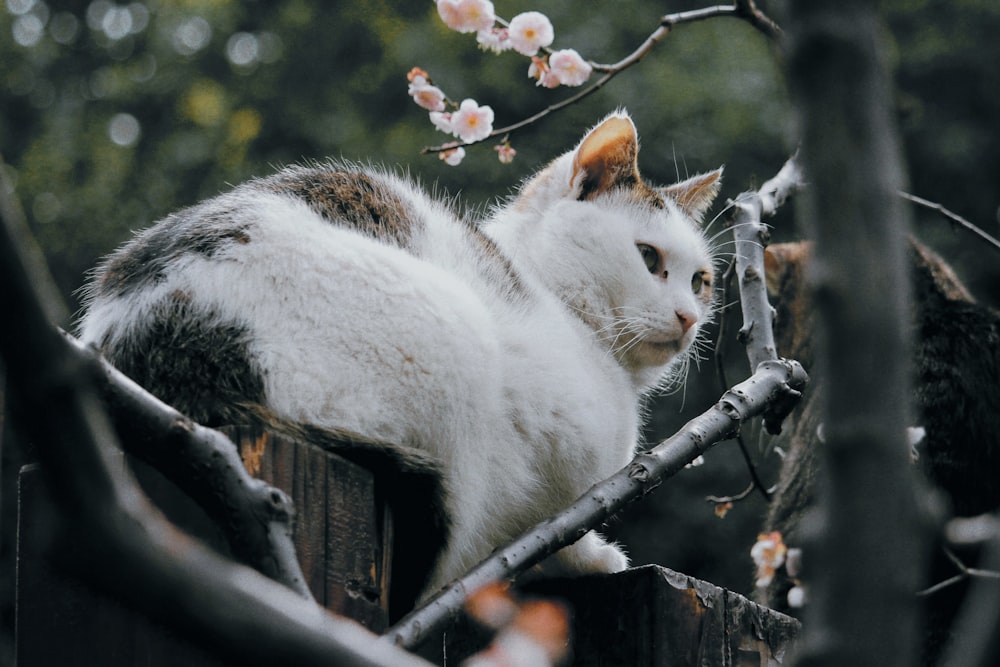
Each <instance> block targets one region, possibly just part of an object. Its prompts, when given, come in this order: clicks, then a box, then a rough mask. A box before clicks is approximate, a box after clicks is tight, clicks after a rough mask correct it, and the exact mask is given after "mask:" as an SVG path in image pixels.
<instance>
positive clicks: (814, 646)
mask: <svg viewBox="0 0 1000 667" xmlns="http://www.w3.org/2000/svg"><path fill="white" fill-rule="evenodd" d="M789 8H790V11H789V21H788V23H787V25H786V28H787V31H788V32H787V47H788V51H787V53H788V57H787V75H788V79H789V84H790V89H791V91H792V95H793V99H794V100H795V104H796V107H797V110H798V116H799V127H800V128H801V131H802V149H801V150H802V157H803V168H804V170H805V172H806V174H807V176H808V178H809V181H810V187H809V188H808V189H807V190H805V191H804V193H803V197H802V202H801V204H802V205H801V206H800V207H799V211H798V212H799V214H800V222H804V223H805V224H806V225H807V226H808V227H809V228H810V229H811V230H813V234H811V235H812V236H814V238H815V240H816V248H815V256H814V260H813V264H812V278H813V283H814V290H813V291H814V294H815V304H816V307H817V316H818V319H819V321H820V323H821V328H820V331H821V332H822V333H823V334H824V335H823V337H822V339H821V341H820V342H821V347H820V356H819V359H818V364H819V366H820V370H821V371H822V372H823V375H824V377H825V378H826V380H827V385H826V388H827V397H826V401H825V406H824V407H825V410H824V414H823V423H824V434H825V446H824V447H823V448H822V453H821V456H822V457H823V458H822V463H821V466H820V469H821V475H822V478H821V479H822V482H825V486H822V488H821V494H820V498H821V502H820V514H819V516H817V517H814V520H813V522H812V530H811V531H809V532H811V533H813V534H814V535H815V537H813V539H811V540H810V541H809V542H808V543H807V545H806V556H805V561H806V562H807V563H808V569H807V571H806V572H805V574H806V575H807V577H806V584H807V586H808V587H809V592H810V604H809V606H808V607H807V609H806V617H805V622H804V628H805V634H804V637H803V640H804V641H803V645H802V647H801V648H802V655H801V660H800V662H799V664H803V665H810V666H813V665H873V666H875V665H877V666H879V667H889V666H891V665H912V664H915V663H916V650H917V648H918V642H917V641H916V627H917V608H916V598H915V596H914V595H913V591H915V590H918V589H919V588H920V587H921V578H922V577H921V573H922V572H923V565H924V562H925V559H926V556H927V553H926V551H927V550H926V539H924V538H925V537H926V536H925V535H924V534H923V528H922V526H923V523H922V521H921V517H920V512H919V507H920V502H919V501H918V499H917V494H916V487H915V483H916V480H915V476H914V473H913V471H912V470H911V465H910V463H909V461H908V458H909V457H908V453H907V445H906V442H905V439H904V429H905V427H906V426H907V425H908V424H907V422H908V421H909V420H908V410H907V404H908V402H909V398H910V396H909V392H908V390H907V386H908V383H907V379H908V378H907V376H908V373H907V363H906V359H907V353H908V341H907V331H906V329H907V319H908V294H909V287H908V280H907V275H906V269H905V258H904V249H905V247H906V244H905V242H904V233H905V228H906V226H907V221H906V218H905V215H904V213H905V211H904V207H903V206H902V202H901V201H900V199H899V198H898V196H897V195H896V193H897V192H898V191H899V190H900V188H901V185H902V181H903V175H902V166H901V160H900V157H899V149H898V144H897V141H896V134H895V127H894V125H893V123H892V120H891V113H890V109H891V106H892V105H891V100H890V99H889V97H890V95H889V91H890V84H889V81H888V77H887V75H886V72H885V68H884V65H883V62H884V59H883V57H882V53H881V45H880V43H879V39H878V34H879V27H878V25H877V22H876V17H875V13H874V9H873V8H872V3H866V2H857V1H853V0H852V1H850V2H831V1H829V0H821V1H818V0H795V1H794V2H791V3H789Z"/></svg>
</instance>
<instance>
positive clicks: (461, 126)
mask: <svg viewBox="0 0 1000 667" xmlns="http://www.w3.org/2000/svg"><path fill="white" fill-rule="evenodd" d="M451 131H452V133H453V134H454V135H455V136H457V137H458V138H459V139H461V140H462V141H464V142H466V143H472V142H474V141H481V140H483V139H485V138H486V137H488V136H489V135H490V132H492V131H493V109H492V108H490V107H489V106H485V105H484V106H479V104H477V103H476V101H475V100H471V99H466V100H462V104H461V105H459V107H458V111H456V112H455V113H453V114H452V115H451Z"/></svg>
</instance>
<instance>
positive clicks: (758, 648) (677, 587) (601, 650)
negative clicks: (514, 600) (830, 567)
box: [419, 565, 799, 667]
mask: <svg viewBox="0 0 1000 667" xmlns="http://www.w3.org/2000/svg"><path fill="white" fill-rule="evenodd" d="M520 594H521V595H525V596H534V597H543V598H549V599H555V600H560V601H562V602H564V603H566V604H567V605H568V606H569V608H570V610H571V651H572V659H571V662H570V664H571V665H573V666H574V667H618V666H620V665H629V666H630V667H667V666H669V667H688V666H690V667H702V666H703V665H711V666H712V667H750V666H753V667H766V666H767V665H773V664H781V661H782V659H783V658H784V656H785V653H786V652H787V651H788V650H789V649H790V648H791V644H792V641H793V640H794V638H795V636H796V633H797V632H798V627H799V623H798V621H796V620H795V619H793V618H790V617H788V616H785V615H783V614H779V613H777V612H775V611H773V610H770V609H767V608H765V607H761V606H759V605H757V604H755V603H753V602H751V601H750V600H748V599H746V598H745V597H743V596H740V595H738V594H736V593H733V592H732V591H727V590H725V589H722V588H719V587H718V586H714V585H712V584H709V583H706V582H703V581H699V580H696V579H694V578H692V577H688V576H686V575H682V574H679V573H677V572H673V571H672V570H668V569H666V568H663V567H659V566H655V565H649V566H644V567H639V568H634V569H631V570H627V571H625V572H621V573H618V574H608V575H590V576H585V577H578V578H570V579H553V580H547V581H536V582H533V583H531V584H530V585H527V586H524V587H523V588H522V589H520ZM488 639H489V638H488V637H486V636H484V634H483V633H482V631H481V630H479V629H477V628H474V627H471V626H470V624H469V622H467V621H465V620H464V619H459V620H458V621H456V622H455V624H454V625H453V626H452V627H451V628H449V629H448V630H447V631H446V632H445V636H444V637H443V638H442V637H436V638H431V639H430V640H428V641H427V642H425V645H424V646H423V647H421V650H420V651H419V653H420V654H421V655H422V656H424V657H425V658H428V659H430V660H432V661H434V662H438V663H441V662H443V661H444V660H447V661H448V662H449V663H452V662H454V663H458V662H460V661H461V660H463V659H465V658H466V657H468V656H469V655H471V654H472V653H474V652H476V651H478V650H480V649H482V648H483V646H484V645H485V643H486V642H487V641H488ZM442 647H443V648H442Z"/></svg>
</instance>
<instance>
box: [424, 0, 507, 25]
mask: <svg viewBox="0 0 1000 667" xmlns="http://www.w3.org/2000/svg"><path fill="white" fill-rule="evenodd" d="M437 10H438V16H440V17H441V20H442V21H444V24H445V25H446V26H448V27H449V28H451V29H452V30H456V31H458V32H479V31H482V30H489V29H490V28H492V27H493V24H494V23H496V14H494V12H493V3H492V2H490V1H489V0H437Z"/></svg>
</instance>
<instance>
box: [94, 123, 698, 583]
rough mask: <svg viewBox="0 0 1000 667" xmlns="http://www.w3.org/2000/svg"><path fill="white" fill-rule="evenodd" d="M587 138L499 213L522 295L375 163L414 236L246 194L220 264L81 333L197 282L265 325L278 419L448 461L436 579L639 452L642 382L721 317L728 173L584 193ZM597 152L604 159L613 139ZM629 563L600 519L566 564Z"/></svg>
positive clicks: (258, 347) (269, 384) (594, 567)
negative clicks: (709, 285) (715, 258)
mask: <svg viewBox="0 0 1000 667" xmlns="http://www.w3.org/2000/svg"><path fill="white" fill-rule="evenodd" d="M622 120H624V121H626V122H627V126H628V128H631V126H632V124H631V121H630V120H629V119H628V118H627V116H625V115H624V114H616V115H614V116H612V117H611V118H609V119H608V121H606V122H605V124H603V125H602V126H599V127H607V125H606V124H607V122H609V121H611V122H613V123H618V124H617V125H615V127H616V128H617V129H616V132H618V133H619V134H620V133H622V132H626V133H627V131H628V128H626V129H625V130H623V129H622V128H624V127H625V126H624V125H621V124H620V123H619V121H622ZM630 131H631V133H632V137H631V138H628V137H626V138H625V139H624V141H626V142H629V141H631V142H634V129H631V130H630ZM592 136H593V135H588V137H591V138H592ZM613 138H614V140H615V141H618V140H619V138H618V137H613ZM595 141H596V140H595ZM586 142H587V138H585V139H584V141H583V142H581V144H580V146H578V147H577V148H576V149H575V150H573V151H570V152H569V153H567V154H566V155H564V156H562V157H560V158H558V159H557V160H555V161H554V162H553V163H552V164H551V165H550V166H549V167H548V168H547V169H546V170H544V171H543V172H541V173H540V174H539V175H538V176H537V177H536V178H535V179H534V180H532V181H531V182H529V183H528V184H527V185H526V186H525V188H524V189H523V191H522V193H521V195H520V196H519V197H518V198H516V199H514V200H513V201H512V202H511V203H509V204H508V205H506V206H504V207H502V208H500V209H499V210H497V211H496V212H495V214H494V215H493V217H492V218H491V219H490V220H488V221H486V222H485V223H484V224H483V227H482V229H483V230H484V231H485V232H486V234H487V235H488V236H489V237H490V238H492V239H493V240H494V241H495V245H496V247H497V248H499V250H500V251H501V252H502V253H503V255H504V256H505V257H506V261H508V262H509V266H510V267H512V270H511V271H510V272H509V273H511V274H513V275H516V281H517V283H518V285H519V288H518V291H519V292H521V294H520V295H516V294H512V291H511V289H510V288H509V286H508V287H507V288H500V287H499V285H501V283H503V280H502V278H503V276H500V275H499V273H498V272H499V271H500V270H501V269H498V268H497V267H498V264H497V263H496V262H484V261H483V258H482V255H483V253H484V249H483V248H482V247H479V246H477V245H476V244H475V243H471V242H470V237H469V234H468V230H467V227H466V223H464V222H460V221H458V220H457V219H456V218H455V216H454V214H453V213H452V212H451V211H450V210H449V209H448V208H447V207H446V206H444V205H442V204H439V203H437V202H435V201H434V200H432V199H430V198H429V197H427V196H426V195H425V194H424V193H423V192H422V191H420V190H419V189H417V188H416V187H415V186H414V185H412V184H411V183H410V182H408V181H406V180H404V179H400V178H396V177H394V176H391V175H387V174H379V178H380V179H381V180H382V182H384V183H387V184H388V185H387V187H388V188H389V189H391V190H392V191H394V192H395V194H396V195H397V196H398V197H400V198H401V199H402V200H403V201H404V202H405V208H406V209H407V214H408V215H409V216H411V217H412V219H413V220H416V221H419V224H415V225H414V226H413V228H414V230H415V231H414V235H413V237H412V239H411V241H410V247H409V248H408V249H405V250H404V249H401V248H399V247H394V246H392V245H390V244H386V243H382V242H380V241H377V240H374V239H373V238H370V237H368V236H365V235H363V234H360V233H358V232H357V231H355V230H353V229H350V228H341V227H338V226H336V225H335V224H331V223H330V221H329V220H326V219H324V218H323V217H321V216H320V215H318V214H317V213H316V212H315V211H314V210H312V209H311V208H310V207H309V206H307V205H306V204H305V203H303V202H301V201H297V200H295V199H293V198H290V197H288V196H285V195H283V194H277V193H274V192H268V191H255V190H253V189H251V190H247V191H245V192H243V193H242V194H241V195H240V197H241V200H240V201H241V205H240V206H239V207H238V208H237V209H235V210H233V211H231V212H229V215H232V216H236V217H238V218H243V219H244V222H245V223H246V229H247V233H248V235H249V237H250V239H251V240H250V242H248V243H245V244H234V245H233V247H232V248H231V249H230V250H227V251H226V252H225V253H224V254H222V255H220V256H211V257H207V256H203V255H199V254H197V253H190V254H187V255H185V256H183V257H182V258H180V259H178V260H177V261H176V262H175V263H174V264H173V265H171V266H170V269H169V271H168V272H167V273H166V274H165V275H164V277H163V280H161V281H159V282H157V283H156V284H155V285H151V286H149V287H148V288H145V289H141V290H138V291H136V292H134V293H132V294H130V295H128V296H127V297H120V298H107V299H105V298H101V297H100V296H97V297H96V298H95V299H94V300H93V302H92V303H91V304H90V307H89V309H88V311H87V312H86V315H85V317H84V319H83V321H82V324H81V329H80V331H81V335H82V337H83V338H84V340H86V341H89V342H93V343H104V344H111V345H114V344H116V343H115V341H116V340H118V341H124V342H123V344H128V343H127V340H128V337H129V332H130V331H133V330H135V328H141V327H142V326H143V323H144V320H145V319H147V318H148V317H149V316H150V315H149V313H150V312H151V309H152V308H153V307H154V306H155V304H156V303H159V302H161V301H162V300H163V299H164V298H166V297H167V295H169V294H171V293H173V294H177V293H183V294H185V295H188V296H189V297H190V298H191V299H192V300H193V301H195V302H196V303H198V304H199V305H203V306H207V307H208V308H207V309H206V312H208V311H209V310H210V311H211V312H213V313H214V316H215V317H217V318H219V320H220V321H238V322H241V323H243V324H244V325H246V326H247V327H248V328H249V330H250V331H251V332H252V340H253V344H252V346H251V353H252V356H254V357H255V359H256V362H257V363H258V364H259V366H260V368H261V369H263V370H264V374H263V378H264V382H265V389H266V395H267V397H268V399H267V400H268V404H267V407H268V408H269V409H270V410H271V411H273V412H274V413H275V414H277V415H279V416H280V417H282V418H286V419H289V420H295V421H302V422H306V423H311V424H316V425H319V426H328V427H334V428H339V429H349V430H353V431H357V432H359V433H363V434H365V435H369V436H373V437H378V438H383V439H386V440H390V441H394V442H397V443H400V444H402V445H406V446H418V447H421V448H423V449H424V450H426V451H427V452H429V453H430V454H432V455H433V456H434V457H435V458H437V459H438V460H439V461H440V462H441V463H442V465H443V469H444V470H445V472H446V485H447V492H448V509H449V514H450V518H451V522H452V529H451V539H450V542H449V544H448V545H447V547H446V549H445V551H444V553H443V555H442V556H441V558H440V559H439V562H438V564H437V566H436V569H435V572H434V574H433V576H432V578H431V581H430V585H429V587H428V590H431V591H432V590H434V589H436V587H438V586H440V585H442V584H444V583H447V582H448V581H449V580H450V579H452V578H454V577H456V576H458V575H460V574H462V572H463V571H465V570H466V569H468V568H469V567H471V566H472V565H474V564H475V563H477V562H478V561H479V560H480V559H482V558H483V557H485V556H486V555H488V554H489V552H490V551H491V550H492V549H493V548H494V547H496V546H498V545H500V544H502V543H504V542H505V541H508V540H510V539H511V538H513V537H515V536H516V535H517V534H519V533H520V532H521V531H523V530H524V529H526V528H527V527H529V526H531V525H532V524H534V523H535V522H537V521H539V520H542V519H544V518H545V517H547V516H549V515H551V514H553V513H555V512H557V511H559V510H561V509H563V508H565V507H566V506H567V505H569V504H570V503H571V502H572V501H573V500H575V499H576V498H577V497H578V496H580V495H581V494H583V493H584V492H586V490H587V489H588V488H589V487H590V486H591V485H593V484H594V483H595V482H597V481H599V480H601V479H603V478H605V477H607V476H609V475H611V474H612V473H614V472H615V471H617V470H618V469H620V468H621V467H622V466H624V465H626V464H627V463H628V461H629V460H630V459H631V457H632V456H633V454H634V450H635V446H636V442H637V438H638V434H639V428H640V416H639V412H640V401H641V397H642V395H643V394H644V393H646V392H648V391H649V390H650V389H652V388H654V387H656V386H657V384H658V383H660V382H661V380H662V378H663V377H664V376H665V375H667V374H669V373H670V371H671V365H672V364H674V363H675V362H676V361H677V360H678V359H679V358H681V356H682V355H684V354H685V353H686V351H687V350H689V348H690V347H691V345H692V342H693V341H694V339H695V336H696V335H697V332H698V329H699V325H700V324H701V323H703V322H704V321H705V320H706V319H707V318H708V316H709V301H708V298H706V295H705V293H704V291H703V292H701V293H699V294H695V293H694V292H693V290H692V285H691V280H692V276H693V275H694V274H695V273H697V272H699V271H707V272H708V275H710V274H711V259H710V254H709V249H708V248H707V246H706V242H705V240H704V238H703V236H702V235H701V233H700V232H699V230H698V229H697V227H696V225H695V224H694V222H693V220H692V218H694V217H698V216H700V214H701V212H702V211H703V210H704V208H706V207H707V205H708V203H707V202H710V201H711V198H712V197H714V195H715V187H716V181H717V178H718V175H717V174H716V175H715V177H714V178H703V180H702V181H701V182H700V183H701V186H703V187H705V188H706V191H705V192H702V193H700V195H699V196H698V197H689V198H688V200H687V201H685V199H684V195H683V192H682V191H683V188H682V189H681V190H679V191H677V192H682V195H681V196H675V195H672V194H671V193H669V192H668V193H667V194H666V196H664V197H663V201H662V206H651V205H649V203H648V201H645V200H644V197H645V198H646V199H648V198H649V192H650V190H649V189H648V188H646V187H645V186H643V188H645V189H640V192H639V195H637V194H636V191H635V189H634V188H633V187H632V186H631V185H629V186H628V187H619V185H620V183H619V181H621V182H624V181H627V180H628V179H627V178H626V177H627V173H626V172H625V171H621V173H618V174H617V175H615V174H612V176H613V177H612V178H610V180H609V181H608V182H607V183H605V184H604V185H603V186H600V185H599V186H597V187H595V188H593V192H591V193H590V194H588V196H587V197H586V198H584V199H582V200H581V193H582V192H583V190H582V189H583V188H584V187H585V185H584V183H583V179H584V178H585V176H586V175H587V174H586V173H585V172H586V171H587V170H588V169H595V167H593V166H592V165H591V164H590V163H589V162H588V161H587V159H582V158H581V151H582V150H583V147H584V146H585V143H586ZM592 143H593V142H592ZM612 143H613V142H612ZM626 148H629V147H626ZM588 150H590V151H591V152H592V153H593V152H596V153H597V158H596V159H597V160H598V161H600V160H605V159H606V158H605V157H604V156H603V155H602V154H601V153H600V151H601V150H604V148H602V147H601V146H597V147H596V148H595V147H594V146H590V147H589V149H588ZM608 150H610V151H619V152H620V151H621V147H620V146H611V147H610V148H608ZM588 159H594V158H588ZM622 159H624V160H628V161H634V151H633V152H632V153H631V154H629V155H627V156H625V158H619V157H616V156H615V155H612V156H611V158H610V159H609V160H608V161H609V162H610V161H614V160H618V161H621V160H622ZM598 166H599V168H601V169H610V168H612V167H613V168H614V169H619V170H622V169H624V167H623V166H622V165H619V164H615V165H610V164H604V163H601V164H599V165H598ZM706 183H707V184H708V185H707V186H706V185H705V184H706ZM708 191H710V192H708ZM661 194H662V193H661ZM678 201H679V202H680V203H681V204H684V205H686V206H685V207H686V209H687V210H685V207H682V206H681V205H678V203H677V202H678ZM637 243H641V244H647V245H649V246H652V247H655V248H658V249H660V251H661V252H662V253H663V255H664V261H665V270H669V274H668V277H667V278H664V277H663V276H662V275H659V274H657V275H654V274H652V273H650V271H649V270H647V267H646V266H645V265H644V263H643V259H642V257H641V255H640V253H639V252H638V251H637V246H636V244H637ZM709 291H710V290H709ZM683 320H687V325H688V326H687V328H685V326H684V324H683ZM137 353H141V351H137ZM627 565H628V559H627V558H626V556H625V555H624V553H623V552H622V551H621V550H620V549H619V548H618V547H616V546H615V545H612V544H609V543H607V542H606V541H605V540H604V539H603V538H601V537H600V536H599V535H597V534H596V533H593V532H591V533H588V534H587V535H585V536H584V537H583V538H582V539H581V540H580V541H578V542H577V543H576V544H574V545H572V546H571V547H567V548H566V549H564V550H562V551H561V552H560V553H559V554H558V557H557V559H556V562H555V563H553V564H552V566H554V567H556V569H559V568H563V569H565V570H566V571H573V572H586V571H602V572H607V571H618V570H622V569H624V568H625V567H627Z"/></svg>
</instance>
